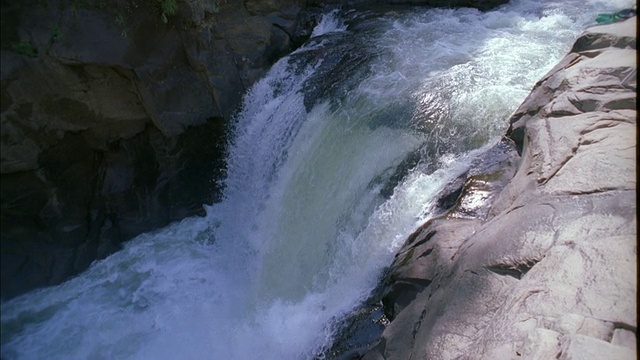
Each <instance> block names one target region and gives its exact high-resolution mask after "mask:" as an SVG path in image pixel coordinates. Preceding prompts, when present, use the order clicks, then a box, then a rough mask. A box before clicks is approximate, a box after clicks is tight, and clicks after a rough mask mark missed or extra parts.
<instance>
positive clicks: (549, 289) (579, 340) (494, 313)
mask: <svg viewBox="0 0 640 360" xmlns="http://www.w3.org/2000/svg"><path fill="white" fill-rule="evenodd" d="M635 28H636V18H635V17H634V18H632V19H630V20H627V21H625V22H622V23H618V24H613V25H607V26H600V27H595V28H591V29H589V30H587V31H585V32H584V34H583V35H582V36H581V37H580V38H579V39H578V40H577V41H576V44H575V46H574V47H573V49H572V51H571V53H569V54H568V55H567V56H566V57H565V58H564V59H563V60H562V61H561V62H560V63H559V64H558V65H557V66H556V67H555V68H554V69H553V70H551V71H550V72H549V73H548V74H547V75H546V76H544V77H543V79H542V80H540V82H538V84H536V86H535V88H534V89H533V91H532V92H531V94H530V95H529V97H528V98H527V99H526V100H525V101H524V103H523V104H522V106H521V107H520V108H519V109H518V110H517V111H516V112H515V114H514V115H513V117H512V118H511V121H510V122H511V128H510V130H509V133H508V136H509V137H510V138H512V139H513V140H514V141H515V146H516V148H517V150H518V152H519V153H520V155H521V158H520V159H519V165H518V168H517V171H516V172H515V174H514V172H512V171H506V172H505V174H507V176H508V177H509V179H510V180H509V181H508V184H506V185H505V184H504V183H501V181H500V179H504V177H502V175H501V176H498V177H494V178H491V177H487V176H484V177H483V176H482V175H475V176H474V175H473V174H471V175H470V176H469V177H468V180H467V183H466V184H467V185H466V187H464V188H463V190H462V191H461V192H460V196H459V198H458V200H457V202H456V203H455V206H454V207H453V208H452V209H451V210H449V211H448V212H445V213H443V214H442V215H440V216H439V217H437V218H435V219H433V220H431V221H429V222H428V223H426V224H424V225H423V226H422V227H421V228H420V229H419V230H418V231H417V232H416V233H415V234H413V235H412V236H411V237H410V238H409V239H408V240H407V242H406V243H405V245H404V247H403V248H402V249H401V250H400V252H399V253H398V255H397V256H396V259H395V261H394V263H393V264H392V266H391V268H390V271H389V275H388V277H387V279H386V281H387V285H386V290H385V296H384V299H383V300H384V307H385V309H386V314H387V316H388V317H389V319H390V320H391V322H390V324H389V325H388V326H387V327H386V328H385V330H384V332H383V334H382V336H381V339H380V340H379V341H378V342H377V343H376V344H375V345H373V346H372V347H371V348H370V350H369V352H367V353H366V354H365V355H364V356H361V358H362V359H454V358H456V359H458V358H469V359H513V358H529V359H550V358H557V359H583V358H594V357H595V358H612V359H613V358H615V359H623V358H633V357H634V356H635V354H636V348H635V346H636V345H635V344H636V332H637V312H636V293H637V274H636V264H637V245H636V236H637V223H636V214H637V212H636V118H637V114H636V105H635V104H636V81H635V80H636V75H635V71H636V70H635V69H636V50H635V41H636V38H635V36H636V35H635ZM515 158H517V156H515ZM511 159H514V158H511ZM514 161H515V160H510V161H509V162H507V163H505V164H506V165H507V166H506V167H505V169H509V168H510V166H512V165H513V164H514ZM485 174H486V173H485ZM496 180H498V181H496ZM492 188H493V189H496V190H497V192H494V193H491V192H489V193H488V194H492V195H491V196H488V197H487V201H489V203H490V206H489V207H488V208H486V207H485V208H484V209H486V211H474V210H473V207H471V208H470V207H469V206H468V204H469V203H472V200H473V199H474V197H477V196H482V194H484V193H483V191H486V190H487V189H492Z"/></svg>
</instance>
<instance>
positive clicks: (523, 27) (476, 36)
mask: <svg viewBox="0 0 640 360" xmlns="http://www.w3.org/2000/svg"><path fill="white" fill-rule="evenodd" d="M629 5H630V3H629V2H628V1H593V0H580V1H524V0H520V1H518V0H512V2H511V3H510V4H509V5H507V6H503V7H501V8H499V9H498V10H496V11H492V12H487V13H481V12H478V11H476V10H472V9H458V10H450V9H448V10H442V9H440V10H437V9H432V10H428V9H422V8H402V9H399V8H398V9H394V11H389V9H387V10H384V11H383V10H376V11H372V10H368V11H365V10H360V11H341V12H338V11H333V12H330V13H327V14H325V16H324V17H323V18H322V21H321V22H320V23H319V25H318V27H317V28H316V29H315V30H314V32H313V37H312V38H311V40H310V41H309V42H308V43H307V44H306V45H305V46H304V47H302V48H301V49H299V50H297V51H295V52H294V53H293V54H291V55H290V56H288V57H286V58H284V59H281V60H280V61H279V62H278V63H276V64H275V65H274V67H273V68H272V69H271V71H270V72H269V73H268V74H267V75H266V77H265V78H264V79H262V80H261V81H259V82H258V83H257V84H256V85H255V86H254V87H253V88H252V89H251V90H250V91H249V92H248V94H247V95H246V96H245V98H244V104H243V107H242V110H241V112H240V113H239V114H238V116H237V118H236V120H235V122H234V125H233V127H234V129H233V136H232V141H231V143H230V147H229V157H228V160H227V163H228V169H227V170H228V177H227V179H226V180H225V189H226V190H225V195H224V200H223V201H222V202H220V203H218V204H214V205H212V206H207V213H208V215H207V216H206V217H204V218H190V219H186V220H184V221H182V222H180V223H176V224H173V225H171V226H169V227H167V228H165V229H162V230H160V231H157V232H154V233H149V234H144V235H142V236H139V237H138V238H136V239H134V240H132V241H131V242H129V243H127V245H126V247H125V249H123V250H122V251H120V252H118V253H116V254H114V255H112V256H110V257H109V258H107V259H105V260H102V261H98V262H96V263H95V264H93V265H92V266H91V268H90V269H89V270H87V271H86V272H85V273H83V274H81V275H79V276H78V277H76V278H74V279H72V280H70V281H68V282H66V283H64V284H62V285H59V286H56V287H51V288H47V289H42V290H37V291H33V292H31V293H29V294H26V295H24V296H21V297H19V298H16V299H13V300H11V301H7V302H3V303H2V309H1V310H2V350H1V351H2V358H3V359H111V358H113V359H256V358H260V359H304V358H313V357H314V356H315V355H317V354H318V353H319V352H320V351H322V349H323V348H325V347H326V346H328V345H329V344H330V341H331V337H332V333H333V331H334V330H335V327H336V324H337V323H338V322H339V320H340V319H341V317H343V316H344V315H346V314H348V313H349V311H351V310H352V309H354V307H356V306H357V305H358V304H359V303H360V302H361V301H362V300H363V299H365V298H366V297H367V296H368V294H369V292H370V291H371V290H372V289H373V287H375V285H376V282H377V280H378V277H379V276H380V272H381V271H382V269H383V268H384V267H385V266H387V265H389V264H390V262H391V260H392V258H393V255H394V251H395V250H397V249H398V247H399V246H400V245H401V243H402V241H403V239H404V238H405V237H406V236H407V234H409V233H410V232H411V231H412V230H413V229H414V228H415V227H416V226H417V225H418V224H420V223H421V222H422V221H424V220H425V219H427V218H428V217H429V216H430V213H431V211H432V209H431V203H432V202H433V200H434V196H435V195H436V194H437V192H438V191H439V189H441V188H442V186H444V185H445V184H447V182H448V181H450V180H451V179H452V178H454V177H456V176H457V175H459V174H461V173H463V172H464V171H465V170H466V168H467V166H468V164H469V162H470V161H471V160H472V159H473V157H474V156H476V155H477V154H478V153H479V152H481V151H482V149H483V148H486V147H487V146H489V145H490V144H492V143H493V142H495V141H496V139H498V138H499V136H500V135H501V134H503V133H504V132H505V130H506V127H507V119H508V116H509V115H510V113H511V112H513V111H514V110H515V109H516V107H517V106H518V105H519V103H520V102H521V101H522V100H523V99H524V98H525V96H526V95H527V94H528V92H529V90H530V88H531V87H532V86H533V84H534V83H535V82H536V81H537V80H538V79H539V78H540V77H541V76H542V75H544V73H545V72H546V71H548V70H549V69H550V68H551V67H552V66H553V65H555V64H556V63H557V61H558V60H559V59H560V58H561V57H562V56H563V55H564V54H565V53H566V52H567V51H568V49H569V48H570V46H571V44H572V42H573V41H574V39H575V38H576V37H577V35H578V34H579V33H580V32H581V31H582V30H583V29H584V28H585V27H587V26H591V25H594V21H593V19H594V18H595V17H596V15H597V14H598V13H599V12H608V11H614V10H617V9H620V8H623V7H625V6H629Z"/></svg>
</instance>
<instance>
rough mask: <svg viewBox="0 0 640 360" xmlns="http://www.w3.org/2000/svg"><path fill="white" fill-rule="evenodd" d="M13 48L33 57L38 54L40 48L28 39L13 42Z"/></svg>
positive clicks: (19, 52)
mask: <svg viewBox="0 0 640 360" xmlns="http://www.w3.org/2000/svg"><path fill="white" fill-rule="evenodd" d="M11 50H12V51H14V52H17V53H18V54H22V55H26V56H28V57H32V58H34V57H36V56H38V49H36V47H35V46H33V44H32V43H31V42H30V41H28V40H21V41H19V42H16V43H13V44H11Z"/></svg>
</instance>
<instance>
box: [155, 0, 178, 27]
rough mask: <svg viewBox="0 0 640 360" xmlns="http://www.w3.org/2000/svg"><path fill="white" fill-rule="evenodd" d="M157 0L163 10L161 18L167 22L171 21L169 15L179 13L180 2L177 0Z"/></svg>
mask: <svg viewBox="0 0 640 360" xmlns="http://www.w3.org/2000/svg"><path fill="white" fill-rule="evenodd" d="M157 2H158V4H159V6H160V10H161V14H160V19H162V22H163V23H165V24H166V23H167V22H168V21H169V18H168V17H170V16H173V15H175V14H176V13H178V2H177V1H176V0H157Z"/></svg>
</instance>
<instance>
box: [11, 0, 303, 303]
mask: <svg viewBox="0 0 640 360" xmlns="http://www.w3.org/2000/svg"><path fill="white" fill-rule="evenodd" d="M298 3H302V1H286V0H274V1H270V2H261V1H246V4H244V3H243V2H239V1H226V0H225V1H223V0H220V1H210V2H202V1H175V0H162V1H132V0H120V1H109V2H107V1H103V0H95V1H91V0H90V1H81V2H80V1H66V0H46V1H26V2H16V1H14V2H10V1H3V2H2V50H1V57H2V74H1V78H2V87H1V96H2V98H1V99H2V109H1V110H2V114H1V127H2V139H1V147H2V162H1V165H0V168H1V181H2V191H1V195H2V224H1V227H2V241H1V244H2V245H1V246H2V262H1V264H2V271H1V273H2V297H3V298H7V297H11V296H15V295H16V294H19V293H22V292H24V291H26V290H29V289H32V288H34V287H37V286H43V285H50V284H56V283H59V282H61V281H63V280H64V279H66V278H67V277H68V276H70V275H73V274H76V273H77V272H79V271H82V270H84V269H85V268H86V267H87V266H88V265H89V264H90V263H91V262H92V261H93V260H95V259H96V258H102V257H105V256H107V255H109V254H110V253H112V252H113V251H115V250H117V249H118V248H119V246H120V243H121V242H122V241H124V240H126V239H130V238H132V237H133V236H135V235H137V234H139V233H141V232H144V231H149V230H152V229H155V228H158V227H161V226H164V225H166V224H168V223H169V222H171V221H175V220H179V219H182V218H184V217H186V216H192V215H196V214H203V213H204V211H203V208H202V204H203V203H211V202H213V201H215V200H216V198H217V197H218V196H219V192H220V186H219V185H218V180H220V179H221V178H222V177H223V175H224V161H223V159H224V155H225V154H224V152H225V143H226V141H227V140H226V138H225V131H226V130H225V129H226V122H227V121H228V119H229V118H230V116H231V115H232V113H233V111H234V110H235V109H236V108H237V107H238V105H239V103H240V100H241V96H242V93H243V92H244V91H245V90H246V88H247V87H248V86H250V85H251V84H252V83H253V82H254V81H255V80H256V79H257V78H258V77H259V76H261V75H262V74H263V72H264V71H266V69H267V68H268V67H269V66H270V65H271V64H272V63H273V61H275V60H276V59H277V58H279V57H280V56H282V55H284V54H286V53H288V52H289V51H290V50H291V49H292V48H294V47H296V46H297V45H298V44H299V43H300V42H301V41H302V40H303V39H304V37H305V31H306V30H305V29H308V28H309V25H310V24H307V21H308V20H307V18H305V16H306V15H305V14H303V12H302V9H301V7H300V6H299V4H298ZM173 5H175V7H172V6H173Z"/></svg>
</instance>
